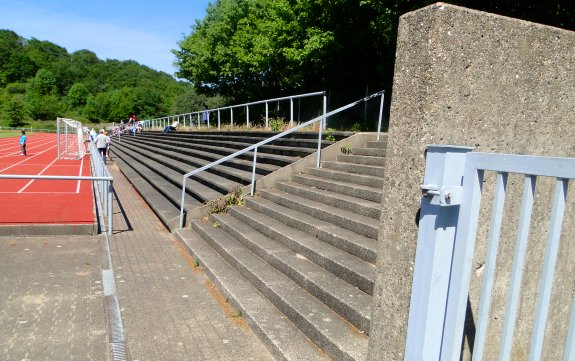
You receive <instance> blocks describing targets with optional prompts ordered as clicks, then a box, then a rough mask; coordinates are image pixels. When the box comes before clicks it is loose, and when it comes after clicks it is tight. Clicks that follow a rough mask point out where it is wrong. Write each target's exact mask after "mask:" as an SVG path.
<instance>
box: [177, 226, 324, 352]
mask: <svg viewBox="0 0 575 361" xmlns="http://www.w3.org/2000/svg"><path fill="white" fill-rule="evenodd" d="M175 235H176V237H177V238H178V239H179V240H180V241H181V242H182V243H183V244H184V245H185V246H186V248H187V249H188V250H189V251H190V253H191V254H192V256H194V257H196V258H197V259H198V260H199V261H200V265H201V266H202V268H203V270H204V271H205V272H206V273H207V274H208V275H209V277H210V278H211V279H212V281H213V282H214V283H215V284H216V285H217V286H218V288H219V289H220V291H221V292H222V293H224V295H225V296H226V297H227V298H228V299H229V300H230V302H231V303H232V304H233V306H234V307H235V308H237V309H239V310H240V311H241V312H242V316H243V317H246V320H247V322H248V323H249V324H250V326H252V328H253V329H254V332H255V333H256V334H257V335H258V337H259V338H260V339H261V340H262V342H264V344H265V345H266V346H267V347H268V349H269V350H270V351H271V353H272V354H273V355H274V356H275V357H276V358H277V359H283V360H289V361H299V360H328V358H327V357H326V356H325V355H324V354H323V352H322V351H321V350H319V348H318V347H317V346H316V345H315V344H313V343H312V342H311V340H310V339H309V338H308V337H307V336H306V335H305V334H304V333H303V332H302V331H301V330H299V329H298V328H297V327H296V326H295V325H294V324H293V323H292V322H291V321H289V320H288V319H287V318H286V317H285V316H284V315H283V314H282V313H281V312H280V311H279V310H278V309H277V308H276V307H275V306H274V305H273V304H271V303H270V302H269V301H268V300H267V299H266V298H265V297H264V296H263V295H262V294H260V293H259V292H258V291H257V290H256V289H255V287H254V286H253V285H252V284H250V283H249V281H247V280H246V279H245V278H244V277H243V276H242V275H241V274H240V273H239V272H238V271H237V270H236V269H235V268H234V267H232V266H231V265H229V263H228V262H227V261H225V260H224V259H223V258H222V257H221V256H220V255H219V254H218V253H217V252H216V251H215V250H214V249H213V248H212V247H211V246H210V245H209V244H208V243H207V242H206V241H204V240H203V238H202V237H200V236H199V235H198V234H197V233H196V232H195V231H194V230H192V229H178V230H177V231H176V232H175Z"/></svg>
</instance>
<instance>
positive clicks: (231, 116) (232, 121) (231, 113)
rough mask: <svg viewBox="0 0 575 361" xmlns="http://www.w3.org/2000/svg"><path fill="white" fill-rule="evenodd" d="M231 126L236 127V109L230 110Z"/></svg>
mask: <svg viewBox="0 0 575 361" xmlns="http://www.w3.org/2000/svg"><path fill="white" fill-rule="evenodd" d="M230 124H231V126H232V128H233V127H234V108H230Z"/></svg>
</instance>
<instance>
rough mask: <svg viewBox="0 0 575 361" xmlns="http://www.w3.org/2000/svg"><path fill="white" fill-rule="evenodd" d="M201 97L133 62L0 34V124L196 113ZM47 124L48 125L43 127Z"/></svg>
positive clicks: (10, 33) (9, 33) (185, 85)
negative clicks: (59, 119) (131, 115)
mask: <svg viewBox="0 0 575 361" xmlns="http://www.w3.org/2000/svg"><path fill="white" fill-rule="evenodd" d="M205 98H206V97H205V96H203V95H197V94H196V93H195V92H194V89H193V86H192V85H191V84H190V83H188V82H184V81H177V80H176V79H174V78H173V77H172V76H170V75H169V74H166V73H164V72H159V71H155V70H153V69H150V68H148V67H146V66H143V65H140V64H138V63H137V62H135V61H119V60H112V59H107V60H101V59H98V57H97V56H96V54H94V53H93V52H91V51H89V50H79V51H76V52H74V53H71V54H70V53H68V52H67V51H66V49H64V48H63V47H61V46H58V45H56V44H54V43H51V42H49V41H41V40H37V39H34V38H32V39H24V38H22V37H21V36H19V35H18V34H16V33H15V32H13V31H10V30H0V126H2V125H3V126H16V127H18V126H23V125H26V124H29V123H30V122H34V121H42V120H49V121H51V122H52V123H53V121H54V120H55V119H56V117H69V118H73V119H77V120H79V121H83V122H91V123H98V122H119V121H120V120H121V119H127V118H128V117H129V115H130V114H131V113H135V114H136V115H137V116H138V118H148V117H156V116H164V115H166V114H170V113H174V112H180V113H181V112H186V111H191V110H197V109H200V106H199V104H202V103H203V102H205ZM46 125H47V126H49V125H50V124H48V123H47V124H46Z"/></svg>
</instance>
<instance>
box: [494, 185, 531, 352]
mask: <svg viewBox="0 0 575 361" xmlns="http://www.w3.org/2000/svg"><path fill="white" fill-rule="evenodd" d="M536 179H537V178H536V177H535V176H533V175H526V176H525V183H524V186H523V198H522V200H521V211H520V213H519V214H520V215H519V228H518V231H517V239H516V242H515V253H514V255H513V268H512V271H511V279H510V290H509V297H508V299H507V305H506V306H505V321H504V326H503V334H502V339H501V349H500V350H499V359H500V360H509V358H510V357H511V349H512V347H513V334H514V331H515V322H516V320H517V309H518V307H519V298H520V294H519V293H520V291H521V279H522V278H523V267H524V265H525V255H526V253H527V239H528V236H529V227H530V225H531V213H532V211H533V203H534V197H533V194H534V192H535V182H536Z"/></svg>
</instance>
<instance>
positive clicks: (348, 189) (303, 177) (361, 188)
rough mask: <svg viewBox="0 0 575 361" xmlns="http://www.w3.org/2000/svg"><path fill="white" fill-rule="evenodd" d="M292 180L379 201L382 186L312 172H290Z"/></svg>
mask: <svg viewBox="0 0 575 361" xmlns="http://www.w3.org/2000/svg"><path fill="white" fill-rule="evenodd" d="M291 178H292V181H294V182H297V183H302V184H307V185H310V186H314V187H316V188H320V189H326V190H335V191H337V192H338V193H343V194H347V195H351V196H354V197H358V198H363V199H367V200H371V201H373V202H381V197H382V195H383V186H382V187H377V188H375V187H370V186H365V185H361V184H350V183H349V182H344V181H339V180H333V179H329V178H324V177H319V176H315V175H312V174H292V176H291Z"/></svg>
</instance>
